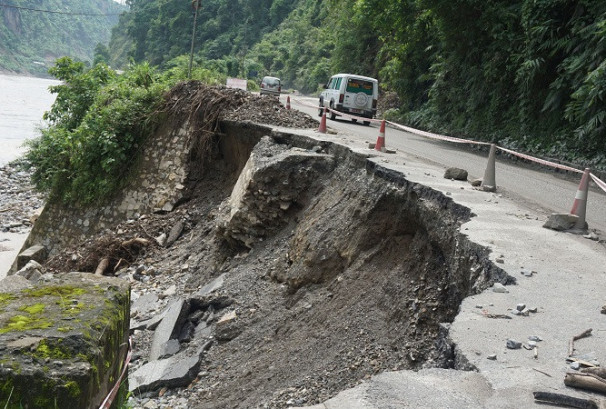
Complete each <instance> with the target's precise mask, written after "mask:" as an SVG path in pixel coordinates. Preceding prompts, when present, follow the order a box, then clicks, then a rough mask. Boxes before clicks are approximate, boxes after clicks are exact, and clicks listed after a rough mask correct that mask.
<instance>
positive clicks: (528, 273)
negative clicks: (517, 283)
mask: <svg viewBox="0 0 606 409" xmlns="http://www.w3.org/2000/svg"><path fill="white" fill-rule="evenodd" d="M520 274H522V275H523V276H524V277H532V276H533V275H535V274H537V272H536V271H534V270H526V269H522V271H520Z"/></svg>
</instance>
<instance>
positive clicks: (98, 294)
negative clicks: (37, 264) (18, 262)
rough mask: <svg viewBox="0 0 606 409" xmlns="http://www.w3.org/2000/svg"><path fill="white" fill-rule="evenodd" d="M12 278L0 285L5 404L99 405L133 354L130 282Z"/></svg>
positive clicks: (0, 384) (0, 375)
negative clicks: (18, 281)
mask: <svg viewBox="0 0 606 409" xmlns="http://www.w3.org/2000/svg"><path fill="white" fill-rule="evenodd" d="M8 280H9V281H10V283H8V285H2V284H0V402H2V403H3V404H4V405H5V406H4V407H5V408H11V409H13V408H70V409H89V408H98V407H99V406H100V404H101V403H102V401H103V399H104V398H105V396H106V395H107V394H108V391H109V390H110V389H111V388H112V387H113V386H114V384H115V382H116V381H117V380H118V379H119V378H120V375H121V372H122V369H123V365H124V360H125V357H126V354H127V351H128V335H129V332H128V329H129V309H130V287H129V283H128V282H127V281H125V280H121V279H117V278H109V277H102V276H95V275H92V274H87V273H69V274H64V275H60V276H59V275H58V276H55V277H53V278H51V279H50V280H48V281H40V282H38V283H32V282H31V281H30V282H27V283H26V281H27V280H25V278H23V277H21V276H9V277H8ZM15 280H21V282H20V283H16V282H15ZM0 283H2V281H0ZM15 284H18V285H15Z"/></svg>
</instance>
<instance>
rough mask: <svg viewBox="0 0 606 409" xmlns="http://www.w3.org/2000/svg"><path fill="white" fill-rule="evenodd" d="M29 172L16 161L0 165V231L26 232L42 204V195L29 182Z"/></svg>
mask: <svg viewBox="0 0 606 409" xmlns="http://www.w3.org/2000/svg"><path fill="white" fill-rule="evenodd" d="M30 174H31V173H30V172H29V171H25V170H22V169H21V168H20V166H19V165H18V163H17V162H15V163H11V164H8V165H5V166H3V167H0V231H2V232H4V233H6V232H11V233H26V232H28V231H29V230H30V229H31V226H32V224H33V223H34V221H35V219H36V217H37V215H38V214H39V212H40V211H41V210H42V207H43V206H44V196H43V195H41V194H39V193H36V192H35V191H34V190H33V189H32V185H31V183H30Z"/></svg>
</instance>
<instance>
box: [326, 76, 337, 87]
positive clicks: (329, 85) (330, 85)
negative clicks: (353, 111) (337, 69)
mask: <svg viewBox="0 0 606 409" xmlns="http://www.w3.org/2000/svg"><path fill="white" fill-rule="evenodd" d="M333 85H335V79H334V78H331V79H330V81H328V85H327V86H326V88H328V89H332V87H333Z"/></svg>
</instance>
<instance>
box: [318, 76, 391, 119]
mask: <svg viewBox="0 0 606 409" xmlns="http://www.w3.org/2000/svg"><path fill="white" fill-rule="evenodd" d="M378 98H379V81H377V80H376V79H374V78H370V77H364V76H362V75H354V74H336V75H333V76H332V77H330V80H329V81H328V83H327V84H326V85H324V91H322V93H321V94H320V109H319V115H320V116H322V113H323V111H324V107H328V108H331V109H333V110H335V111H339V112H343V113H347V114H352V115H355V116H360V117H363V118H374V117H375V115H376V114H377V99H378ZM337 115H338V114H335V113H334V112H331V113H330V119H333V120H334V119H335V118H336V117H337ZM352 121H353V122H356V121H357V119H352ZM369 124H370V121H364V125H369Z"/></svg>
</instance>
